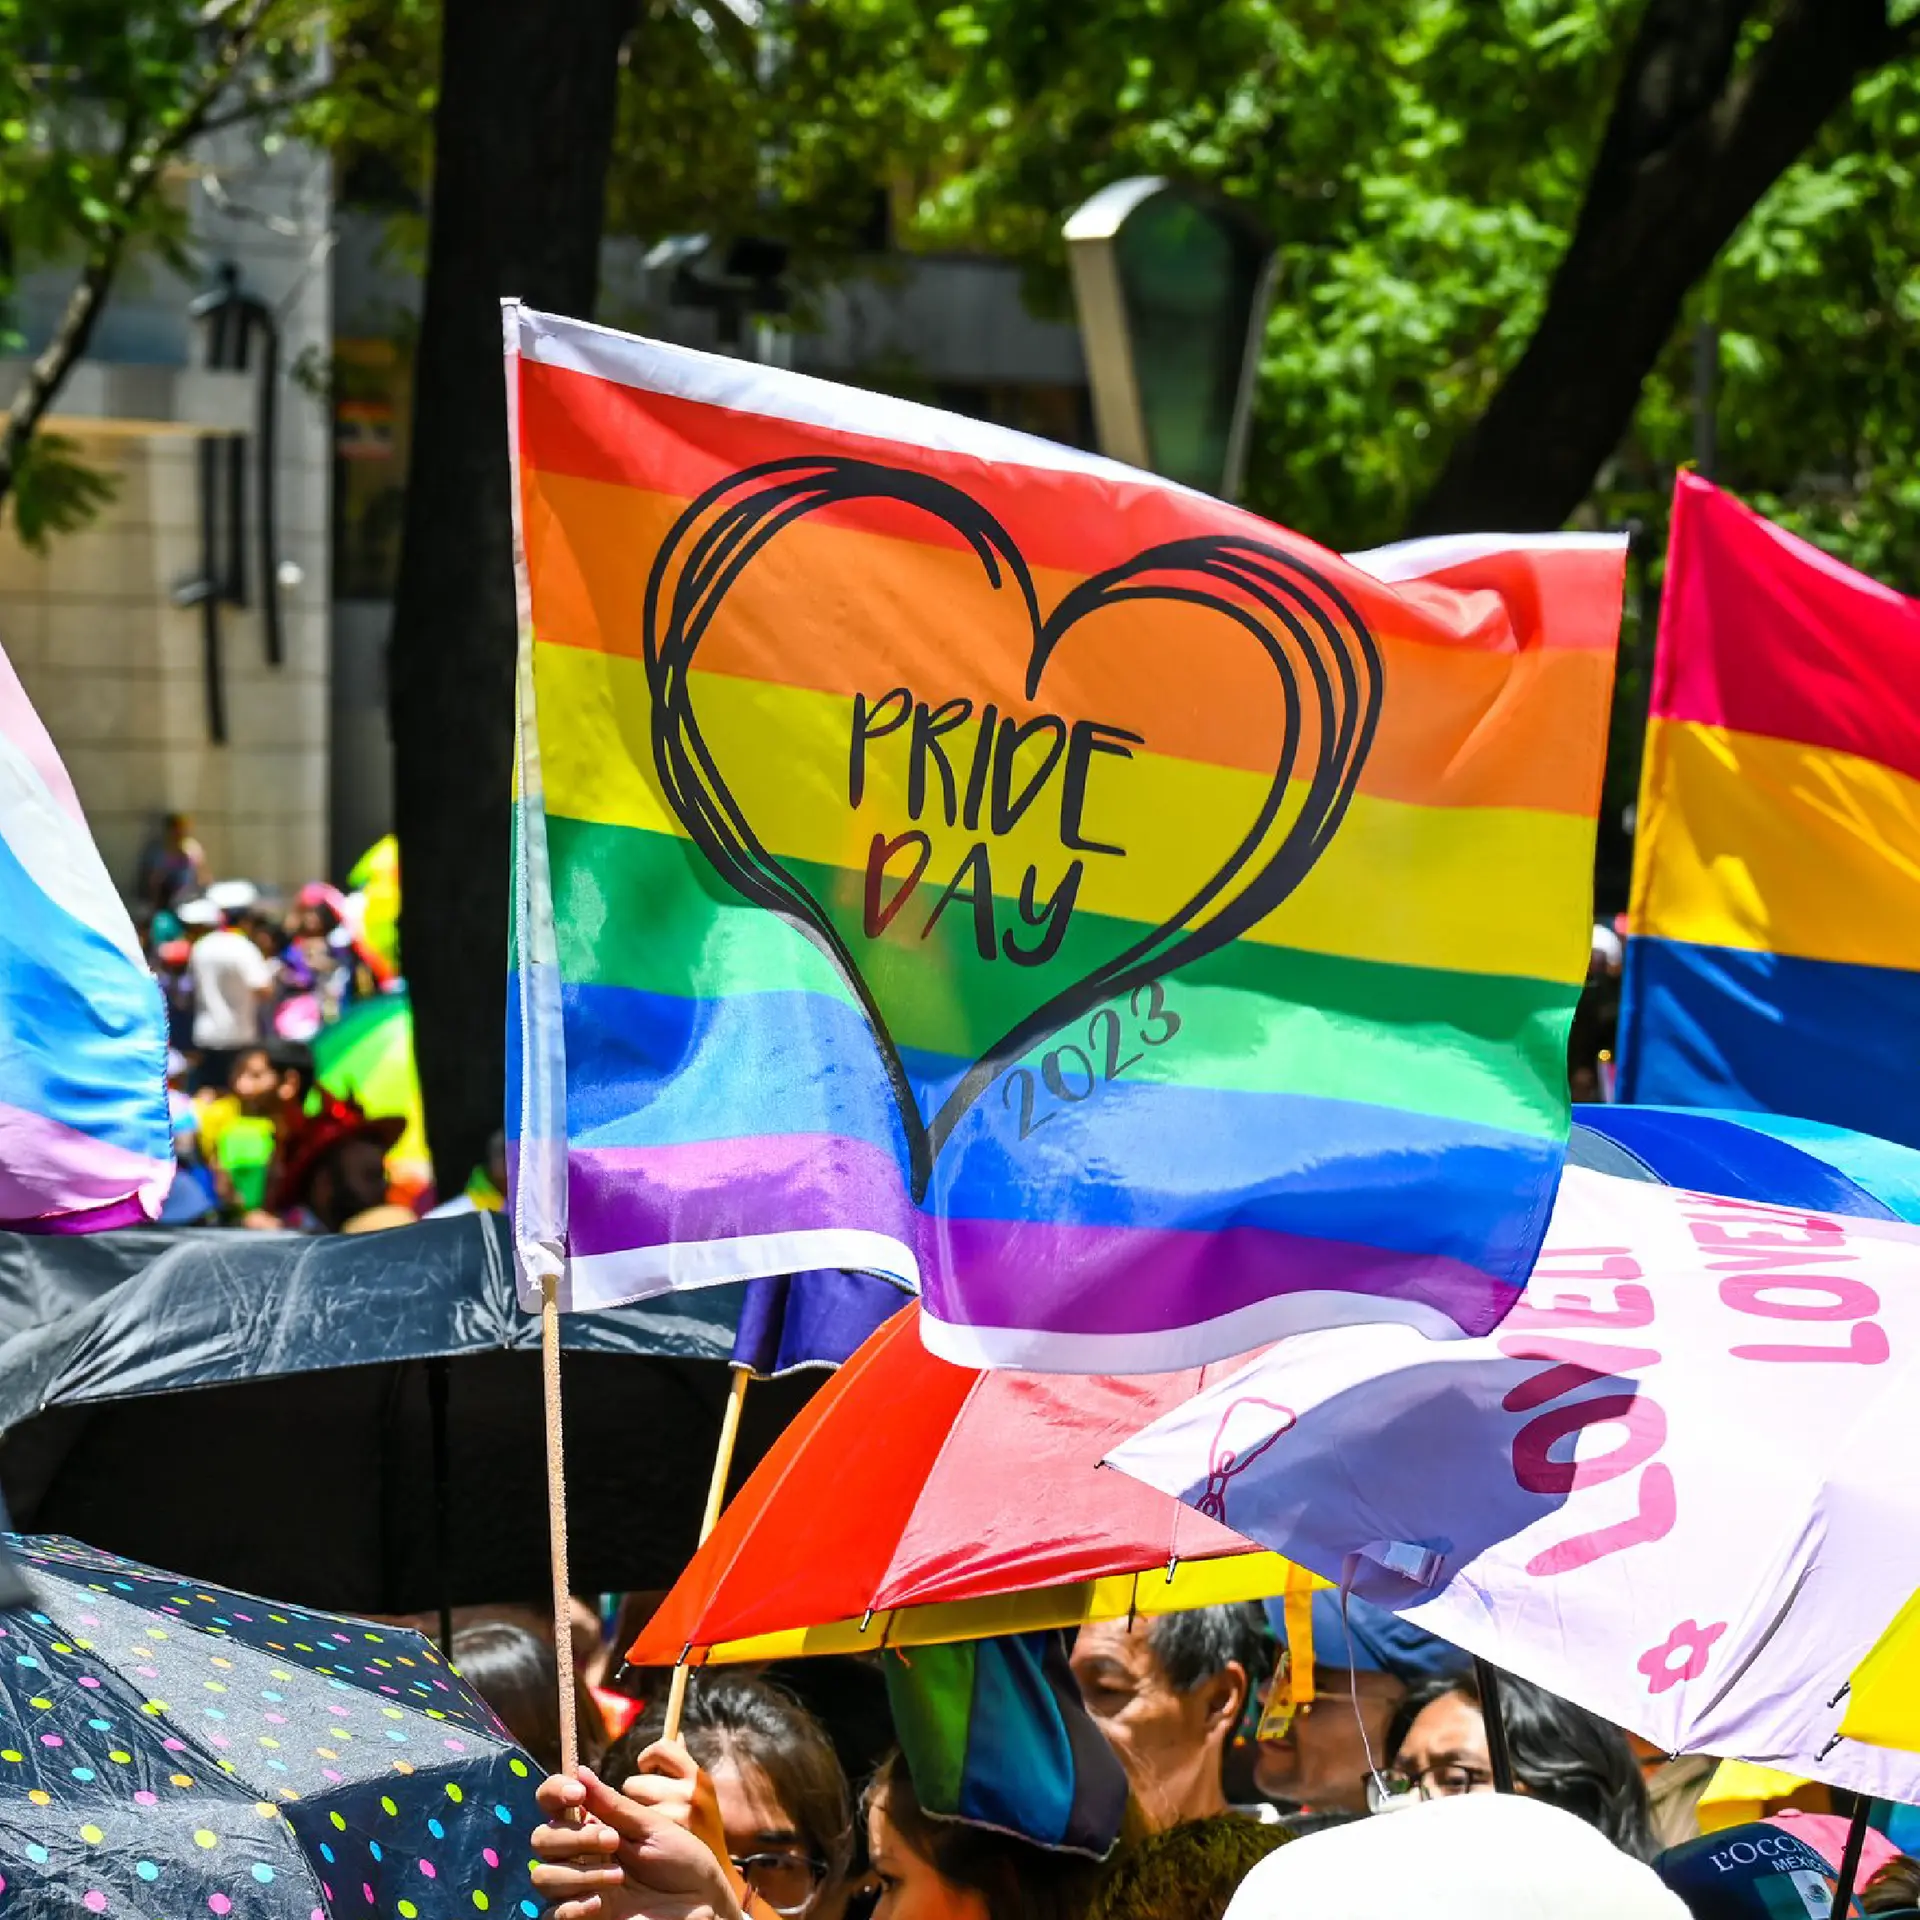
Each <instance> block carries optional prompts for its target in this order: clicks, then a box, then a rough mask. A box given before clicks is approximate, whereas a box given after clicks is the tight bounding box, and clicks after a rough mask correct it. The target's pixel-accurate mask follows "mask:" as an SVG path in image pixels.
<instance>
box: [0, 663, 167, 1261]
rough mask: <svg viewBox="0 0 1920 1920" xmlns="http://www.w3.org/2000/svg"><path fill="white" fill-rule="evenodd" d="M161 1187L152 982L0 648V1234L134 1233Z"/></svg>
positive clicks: (69, 785)
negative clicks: (112, 1229) (126, 1229)
mask: <svg viewBox="0 0 1920 1920" xmlns="http://www.w3.org/2000/svg"><path fill="white" fill-rule="evenodd" d="M172 1181H173V1131H172V1127H171V1125H170V1123H169V1121H168V1117H167V1017H166V1008H165V1005H164V1004H163V1002H162V1001H161V998H160V988H159V985H158V983H157V982H156V981H155V980H154V978H153V975H152V974H151V973H149V972H148V971H147V966H146V962H145V960H144V959H143V958H142V957H141V953H140V940H139V937H138V935H136V934H135V932H134V930H133V922H132V921H131V920H130V919H129V918H128V917H127V910H126V907H125V906H124V905H123V904H122V903H121V899H120V896H119V895H118V894H117V893H116V892H114V890H113V882H112V881H111V880H110V879H109V878H108V877H107V870H106V867H105V865H104V864H103V863H102V861H101V858H100V852H99V849H98V848H97V847H96V846H95V845H94V844H93V836H92V834H90V833H89V832H88V831H87V822H86V817H85V815H84V814H82V812H81V811H80V801H79V798H78V796H77V795H76V794H75V793H74V790H73V782H72V781H71V780H70V779H68V777H67V770H66V768H65V767H63V766H62V765H61V764H60V756H59V755H58V754H57V753H56V752H55V751H54V746H53V742H52V740H50V739H49V738H48V737H47V730H46V728H45V727H43V726H42V725H41V724H40V716H39V715H38V714H36V713H35V712H34V710H33V708H32V706H31V705H30V704H29V702H28V700H27V696H26V692H25V689H23V688H22V686H21V685H20V682H19V680H18V678H16V676H15V674H14V671H13V666H12V663H11V662H10V661H9V660H8V659H7V657H6V655H5V654H4V653H0V1227H12V1228H15V1229H17V1230H20V1231H24V1232H36V1233H84V1232H91V1231H93V1230H95V1229H96V1228H101V1227H124V1226H129V1225H139V1224H141V1223H142V1222H144V1221H147V1220H154V1219H158V1218H159V1214H160V1208H161V1205H162V1203H163V1202H164V1201H165V1200H166V1197H167V1188H168V1187H169V1186H170V1185H171V1184H172Z"/></svg>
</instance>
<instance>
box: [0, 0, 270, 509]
mask: <svg viewBox="0 0 1920 1920" xmlns="http://www.w3.org/2000/svg"><path fill="white" fill-rule="evenodd" d="M274 4H275V0H228V4H227V5H226V6H224V7H222V8H221V9H220V10H219V13H218V14H216V15H215V16H214V17H215V18H216V19H218V18H220V17H222V16H225V15H237V16H238V17H237V19H236V20H235V22H234V24H233V25H232V26H231V27H230V28H229V29H228V30H227V31H226V33H225V34H224V35H223V37H222V39H221V41H220V44H219V46H218V48H217V49H216V51H215V53H214V55H213V57H212V58H211V59H210V60H209V61H208V62H207V65H206V67H205V69H204V70H203V71H202V73H201V75H200V77H199V79H198V81H197V82H196V84H195V85H194V87H193V89H192V90H191V92H190V93H189V94H188V96H187V100H186V103H185V106H184V108H183V110H182V112H181V113H180V114H179V116H178V117H177V118H175V119H173V120H170V121H166V122H163V123H162V124H161V125H160V126H157V127H155V128H154V129H153V130H152V131H151V132H149V133H147V134H145V135H144V136H139V137H136V131H135V122H134V121H133V119H132V118H131V117H129V119H128V121H127V123H126V125H125V126H124V127H123V128H122V130H121V138H120V153H119V156H118V175H117V178H116V179H115V182H114V190H113V196H112V199H111V200H110V201H109V203H108V211H107V215H106V217H105V218H104V219H102V220H99V221H96V222H95V223H94V225H93V229H92V232H91V233H90V235H89V236H88V241H87V248H86V256H85V260H84V262H83V264H82V266H81V270H80V278H79V279H78V280H77V281H76V282H75V283H74V287H73V291H72V292H71V293H70V294H69V295H68V296H67V304H66V306H65V307H64V308H63V309H62V311H61V314H60V319H59V322H58V324H57V325H56V326H55V327H54V330H53V333H52V336H51V337H50V338H49V340H48V341H47V344H46V345H45V346H44V347H43V348H42V349H41V350H40V352H39V353H38V354H37V355H36V356H35V357H34V361H33V364H32V365H31V366H30V367H29V368H28V369H27V377H26V379H25V380H24V381H22V382H21V385H20V391H19V392H18V393H16V394H15V395H14V396H13V401H12V404H11V405H10V406H9V407H8V408H7V411H6V416H5V419H4V420H3V421H0V502H3V501H4V500H5V499H6V497H7V494H8V493H9V492H10V491H11V489H12V487H13V482H14V478H15V475H16V474H17V473H18V471H19V468H20V460H21V456H22V455H23V454H24V453H25V451H26V447H27V442H28V441H29V440H31V439H32V437H33V434H34V431H35V429H36V428H37V427H38V426H39V425H40V422H41V421H42V420H43V419H44V418H45V417H46V415H47V412H48V410H49V409H50V408H51V407H52V405H53V402H54V400H55V399H56V397H57V396H58V395H59V392H60V389H61V387H62V386H63V385H64V384H65V382H66V378H67V375H68V374H69V373H71V372H72V371H73V367H74V363H75V362H76V361H77V360H79V358H80V357H81V355H82V354H84V353H85V352H86V350H87V343H88V341H89V340H91V339H92V337H93V329H94V326H95V323H96V322H97V321H98V320H99V318H100V313H101V310H102V309H103V308H104V307H105V305H106V303H107V296H108V294H109V293H110V292H111V291H112V289H113V282H114V277H115V275H116V274H117V273H118V272H119V270H120V263H121V261H122V259H123V258H124V257H125V254H126V250H127V243H128V241H129V239H130V238H131V236H132V233H133V227H134V220H135V216H136V215H137V214H138V213H139V211H140V209H141V207H142V205H143V204H144V203H145V201H146V199H147V196H148V195H149V194H150V193H151V192H152V191H153V189H154V187H155V186H156V185H157V184H158V183H159V181H160V179H161V177H162V174H163V172H164V170H165V168H166V165H167V162H168V161H169V160H171V159H173V158H174V156H175V155H177V154H178V153H180V152H181V151H182V150H183V149H184V148H186V147H187V146H188V145H189V144H191V142H193V141H194V140H196V139H198V138H199V137H200V136H201V135H202V134H204V133H207V132H209V131H211V130H212V122H213V118H214V108H215V106H216V105H217V104H218V103H219V100H220V97H221V95H222V94H224V93H225V92H226V90H227V88H228V87H229V86H231V85H232V83H233V77H234V75H235V74H236V73H238V72H239V70H240V68H241V66H242V64H243V63H244V62H245V61H246V59H247V57H248V55H249V54H250V53H251V52H252V51H253V48H254V45H255V43H256V41H257V39H258V37H259V33H260V29H261V27H262V25H263V24H264V23H265V21H266V18H267V15H268V14H269V13H270V12H271V11H272V9H273V6H274Z"/></svg>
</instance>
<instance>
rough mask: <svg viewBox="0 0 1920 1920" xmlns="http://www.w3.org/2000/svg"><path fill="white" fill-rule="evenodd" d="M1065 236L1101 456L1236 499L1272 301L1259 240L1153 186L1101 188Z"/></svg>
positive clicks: (1169, 185)
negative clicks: (1264, 332)
mask: <svg viewBox="0 0 1920 1920" xmlns="http://www.w3.org/2000/svg"><path fill="white" fill-rule="evenodd" d="M1063 232H1064V234H1065V237H1066V242H1067V259H1068V263H1069V265H1070V266H1071V269H1072V272H1073V296H1074V305H1075V306H1076V308H1077V309H1078V310H1079V315H1080V338H1081V342H1082V345H1083V346H1084V348H1085V351H1086V358H1087V373H1088V377H1089V379H1090V380H1091V382H1092V385H1093V418H1094V427H1095V430H1096V432H1097V433H1098V435H1099V440H1100V446H1101V450H1102V451H1103V452H1105V453H1108V454H1110V455H1112V456H1113V458H1114V459H1116V460H1125V461H1127V462H1128V463H1129V464H1130V465H1133V466H1136V467H1146V468H1149V469H1151V470H1152V471H1153V472H1155V473H1163V474H1165V475H1166V476H1167V477H1168V478H1169V479H1173V480H1180V481H1183V482H1185V483H1186V484H1187V485H1188V486H1193V487H1200V488H1204V489H1205V490H1206V491H1207V492H1209V493H1218V494H1220V495H1222V496H1223V497H1225V498H1227V499H1232V498H1233V497H1234V496H1235V495H1236V494H1237V493H1238V492H1239V490H1240V482H1241V478H1242V476H1243V474H1244V471H1245V468H1246V454H1247V421H1248V415H1249V413H1250V412H1251V410H1252V402H1253V381H1254V375H1255V373H1256V371H1257V370H1258V367H1259V362H1260V339H1261V334H1262V332H1263V330H1264V328H1265V326H1266V318H1267V309H1268V307H1269V305H1270V304H1271V301H1272V296H1273V262H1274V255H1273V246H1272V243H1271V241H1270V240H1269V239H1268V237H1267V235H1266V233H1265V232H1264V231H1263V230H1262V229H1261V228H1260V227H1259V226H1258V225H1257V224H1256V223H1255V222H1254V221H1253V220H1252V219H1251V218H1250V217H1249V216H1248V215H1246V214H1245V213H1243V212H1242V211H1241V210H1240V209H1239V208H1237V207H1234V206H1233V205H1231V204H1230V203H1227V202H1224V201H1220V200H1217V199H1214V198H1212V197H1211V196H1208V195H1205V194H1202V193H1199V192H1197V191H1195V190H1194V189H1192V188H1189V187H1184V186H1181V185H1179V184H1177V183H1175V182H1171V181H1167V180H1162V179H1158V178H1155V177H1150V176H1142V177H1139V178H1135V179H1131V180H1118V181H1115V182H1114V184H1113V185H1112V186H1110V187H1103V188H1101V190H1100V191H1099V192H1098V193H1096V194H1095V195H1094V196H1093V198H1092V199H1090V200H1088V201H1087V202H1085V204H1084V205H1082V206H1080V207H1078V208H1076V209H1075V210H1074V212H1073V213H1071V214H1070V215H1069V216H1068V217H1067V221H1066V225H1065V227H1064V229H1063Z"/></svg>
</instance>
